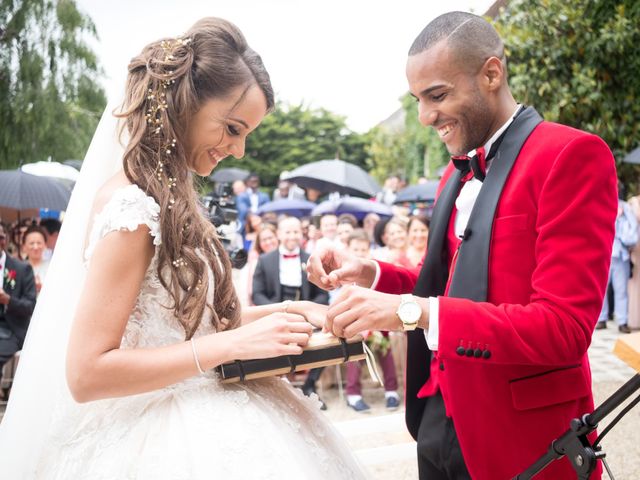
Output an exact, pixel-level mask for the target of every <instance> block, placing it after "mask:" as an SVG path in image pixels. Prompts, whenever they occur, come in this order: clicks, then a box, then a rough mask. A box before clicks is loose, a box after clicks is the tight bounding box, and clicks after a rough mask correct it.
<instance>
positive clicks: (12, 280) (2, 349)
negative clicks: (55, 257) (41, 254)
mask: <svg viewBox="0 0 640 480" xmlns="http://www.w3.org/2000/svg"><path fill="white" fill-rule="evenodd" d="M7 241H8V236H7V233H6V231H5V230H4V227H3V226H2V225H1V224H0V375H1V374H2V366H3V365H4V364H5V363H6V362H7V361H9V360H10V359H11V357H13V355H14V354H15V353H16V352H17V351H19V350H20V349H21V348H22V344H23V342H24V337H25V335H26V334H27V328H28V327H29V321H30V320H31V313H33V307H34V306H35V304H36V285H35V281H34V279H33V270H32V269H31V266H30V265H29V264H28V263H26V262H21V261H19V260H17V259H15V258H13V257H11V256H10V255H8V254H7V252H6V246H7Z"/></svg>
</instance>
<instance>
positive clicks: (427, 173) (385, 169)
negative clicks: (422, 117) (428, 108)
mask: <svg viewBox="0 0 640 480" xmlns="http://www.w3.org/2000/svg"><path fill="white" fill-rule="evenodd" d="M401 101H402V108H403V110H404V125H402V128H400V129H399V131H393V130H391V131H390V130H388V129H387V128H385V127H384V126H377V127H375V128H374V129H373V130H372V132H371V143H370V144H369V147H368V150H367V151H368V153H369V161H368V163H369V167H370V169H371V174H372V175H373V176H374V177H375V178H376V179H377V180H378V181H380V182H383V181H384V179H385V178H386V177H388V176H389V175H394V174H395V175H399V176H401V177H403V178H405V179H406V180H407V181H408V182H409V183H415V182H416V181H417V179H418V178H419V177H423V176H424V177H427V178H437V172H438V170H439V169H440V167H442V166H444V165H446V164H447V162H448V161H449V155H448V154H447V150H446V148H445V146H444V144H443V143H442V142H441V141H440V139H439V138H438V136H437V133H436V132H435V131H434V130H433V129H432V128H425V127H424V126H423V125H421V124H420V122H419V121H418V108H417V104H416V102H415V100H414V98H413V97H412V96H411V95H409V94H408V93H407V94H406V95H404V96H403V97H402V98H401Z"/></svg>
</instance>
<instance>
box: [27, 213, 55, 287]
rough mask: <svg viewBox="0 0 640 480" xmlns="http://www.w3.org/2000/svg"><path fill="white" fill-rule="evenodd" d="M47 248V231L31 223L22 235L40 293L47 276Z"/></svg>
mask: <svg viewBox="0 0 640 480" xmlns="http://www.w3.org/2000/svg"><path fill="white" fill-rule="evenodd" d="M46 248H47V233H46V231H45V230H44V228H42V227H40V226H38V225H31V226H30V227H28V228H27V230H26V231H25V232H24V236H23V237H22V249H23V251H24V253H25V254H26V255H27V261H28V262H29V264H30V265H31V268H33V275H34V278H35V282H36V291H37V292H38V293H40V290H41V289H42V284H43V283H44V279H45V277H46V276H47V270H48V269H49V260H45V258H44V252H45V250H46Z"/></svg>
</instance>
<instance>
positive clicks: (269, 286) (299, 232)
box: [233, 175, 429, 412]
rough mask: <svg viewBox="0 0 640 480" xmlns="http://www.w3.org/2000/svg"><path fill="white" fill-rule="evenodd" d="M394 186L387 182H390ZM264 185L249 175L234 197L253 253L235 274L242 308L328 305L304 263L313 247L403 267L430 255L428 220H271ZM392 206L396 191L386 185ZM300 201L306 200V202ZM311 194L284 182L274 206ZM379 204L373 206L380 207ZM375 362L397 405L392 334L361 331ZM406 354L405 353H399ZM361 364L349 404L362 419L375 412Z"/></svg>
mask: <svg viewBox="0 0 640 480" xmlns="http://www.w3.org/2000/svg"><path fill="white" fill-rule="evenodd" d="M387 183H389V182H387ZM259 185H260V180H259V178H257V177H256V176H254V175H251V176H249V177H248V178H247V180H246V181H245V182H244V185H243V186H240V185H239V184H238V182H236V183H235V184H234V186H233V191H234V192H235V195H236V202H235V203H236V205H237V209H238V219H239V222H240V224H239V227H238V231H239V235H241V237H242V240H241V241H238V242H237V243H238V244H240V243H241V244H242V245H243V246H244V248H245V249H247V251H248V261H247V264H246V266H245V267H244V268H243V269H242V270H241V271H240V272H239V274H238V275H236V288H237V290H238V293H239V296H240V299H241V302H242V303H243V304H245V305H264V304H270V303H276V302H282V301H286V300H292V301H296V300H306V301H312V302H316V303H320V304H330V303H331V301H332V299H333V298H334V297H335V295H336V292H335V291H332V292H326V291H324V290H321V289H320V288H318V287H317V286H315V285H314V284H312V283H310V282H309V281H308V280H307V275H306V262H307V261H308V258H309V255H310V254H311V253H312V252H313V250H314V248H315V247H316V245H318V244H319V243H320V242H332V243H333V244H335V245H337V246H339V247H340V248H342V249H345V250H347V251H349V253H350V254H352V255H355V256H359V257H366V258H373V259H378V260H383V261H385V262H390V263H394V264H398V265H403V266H409V267H417V266H418V264H419V263H420V261H421V260H422V257H423V255H424V252H425V250H426V245H427V238H428V231H429V220H428V219H427V218H426V217H424V216H408V215H407V212H406V211H404V210H402V209H398V215H394V216H392V217H383V218H381V217H380V216H379V215H378V214H376V213H367V214H365V213H364V212H361V213H359V212H356V213H357V215H354V214H348V213H345V214H341V215H336V214H332V213H327V214H324V215H322V216H319V217H302V218H296V217H293V216H288V215H280V216H276V215H274V214H272V213H267V214H264V215H259V214H258V209H259V207H260V206H261V205H263V204H264V203H266V202H268V201H269V200H270V198H269V197H268V196H267V195H266V194H264V193H262V192H260V191H259V190H257V189H258V188H259ZM389 185H390V189H389V190H388V191H386V197H387V201H390V200H392V199H393V196H392V193H393V192H392V190H391V188H393V190H394V191H395V189H396V188H397V186H398V184H397V183H395V182H393V183H389ZM301 195H302V196H301ZM305 195H306V193H305V192H304V191H303V190H302V189H298V188H297V187H296V186H295V185H293V184H291V183H289V182H287V181H286V180H282V181H280V183H279V185H278V188H277V189H276V190H275V191H274V193H273V197H272V198H273V199H281V198H303V197H304V196H305ZM383 196H384V195H381V198H380V199H378V200H376V199H372V201H382V200H383V198H382V197H383ZM362 333H363V335H364V336H365V337H366V338H367V342H368V343H369V345H370V346H371V347H372V350H373V351H374V353H375V354H376V355H377V357H378V363H379V366H380V367H381V370H382V373H383V379H384V388H385V406H386V407H387V408H388V409H395V408H397V407H398V406H399V405H400V398H399V395H398V379H397V374H396V366H395V361H394V357H393V351H392V342H391V341H390V339H389V334H388V332H362ZM400 354H401V353H400ZM361 371H362V362H350V363H348V364H347V367H346V393H347V404H348V405H349V406H350V407H351V408H353V409H354V410H356V411H358V412H366V411H368V410H369V409H370V406H369V405H368V404H367V402H366V401H365V399H364V398H363V397H362V387H361V380H360V377H361ZM322 373H323V369H314V370H311V371H310V372H309V374H308V376H307V377H306V379H305V380H304V382H303V384H302V386H301V388H302V390H303V392H304V393H305V394H307V395H311V394H313V393H317V391H316V390H317V382H318V380H319V378H320V376H321V375H322Z"/></svg>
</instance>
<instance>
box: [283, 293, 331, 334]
mask: <svg viewBox="0 0 640 480" xmlns="http://www.w3.org/2000/svg"><path fill="white" fill-rule="evenodd" d="M328 309H329V306H328V305H321V304H319V303H314V302H309V301H307V300H301V301H299V302H292V303H291V305H289V308H287V311H288V312H291V313H297V314H298V315H302V316H303V317H304V318H305V319H306V320H307V322H309V323H310V324H311V325H313V326H314V327H316V328H323V327H324V322H325V320H326V319H327V310H328Z"/></svg>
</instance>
